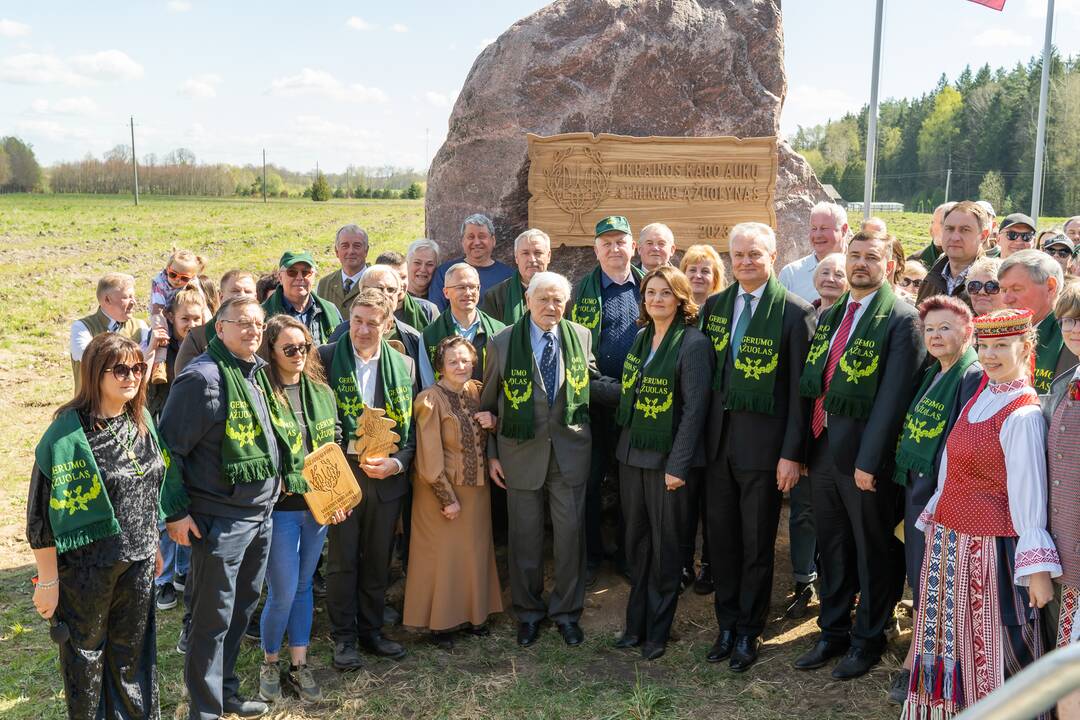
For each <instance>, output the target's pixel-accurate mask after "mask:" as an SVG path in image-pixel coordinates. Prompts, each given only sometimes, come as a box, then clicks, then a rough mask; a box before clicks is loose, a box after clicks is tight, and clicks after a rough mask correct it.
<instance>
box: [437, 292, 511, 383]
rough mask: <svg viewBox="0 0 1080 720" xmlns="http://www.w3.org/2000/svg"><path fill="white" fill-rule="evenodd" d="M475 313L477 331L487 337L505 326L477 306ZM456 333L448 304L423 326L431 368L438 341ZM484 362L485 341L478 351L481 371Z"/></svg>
mask: <svg viewBox="0 0 1080 720" xmlns="http://www.w3.org/2000/svg"><path fill="white" fill-rule="evenodd" d="M476 314H477V316H478V317H479V318H480V329H479V330H477V333H483V334H484V335H485V336H486V337H487V338H488V339H490V338H491V337H492V336H493V335H495V333H497V332H499V331H500V330H502V329H503V328H505V327H506V325H503V324H502V323H501V322H499V321H498V320H496V319H495V318H493V317H491V316H490V315H488V314H487V313H486V312H484V311H483V310H480V309H479V308H477V310H476ZM457 334H458V332H457V323H455V322H454V314H453V313H452V312H451V311H450V307H449V306H447V308H446V309H445V310H443V311H442V312H441V313H439V317H437V318H435V319H434V320H432V322H431V324H430V325H428V326H427V327H426V328H424V332H423V335H424V347H425V348H427V354H428V360H430V361H431V367H432V369H433V370H434V369H435V351H436V350H437V349H438V348H439V343H441V342H442V341H443V338H448V337H450V336H451V335H457ZM474 345H475V343H474ZM486 362H487V345H486V341H485V345H484V349H483V350H481V351H480V370H481V371H483V369H484V366H485V364H486ZM438 377H439V373H438V372H436V373H435V378H436V379H438Z"/></svg>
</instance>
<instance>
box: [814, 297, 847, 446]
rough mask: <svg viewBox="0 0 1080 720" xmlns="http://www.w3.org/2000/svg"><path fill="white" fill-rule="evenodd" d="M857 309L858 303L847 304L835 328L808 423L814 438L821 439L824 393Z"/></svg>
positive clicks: (823, 425) (841, 353)
mask: <svg viewBox="0 0 1080 720" xmlns="http://www.w3.org/2000/svg"><path fill="white" fill-rule="evenodd" d="M858 309H859V303H857V302H853V303H848V306H847V312H846V313H845V314H844V320H843V322H841V323H840V327H838V328H836V334H835V335H833V339H832V347H831V348H829V362H828V363H827V364H826V365H825V375H824V377H823V378H822V382H821V395H819V396H818V398H817V399H816V400H814V416H813V418H812V419H811V421H810V428H811V429H812V430H813V431H814V437H821V431H822V430H824V429H825V393H826V392H828V390H829V383H831V382H832V376H833V373H834V372H836V366H837V365H839V364H840V356H841V355H843V354H844V349H845V348H846V347H847V341H848V336H849V335H851V325H852V323H853V322H854V320H855V312H856V311H857V310H858Z"/></svg>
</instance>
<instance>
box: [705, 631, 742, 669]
mask: <svg viewBox="0 0 1080 720" xmlns="http://www.w3.org/2000/svg"><path fill="white" fill-rule="evenodd" d="M734 647H735V633H733V632H731V631H730V630H721V631H720V634H719V635H717V636H716V642H714V643H713V644H712V647H711V648H709V654H708V655H706V656H705V660H707V661H708V662H711V663H717V662H720V661H721V660H726V659H728V658H729V657H731V651H732V649H733V648H734Z"/></svg>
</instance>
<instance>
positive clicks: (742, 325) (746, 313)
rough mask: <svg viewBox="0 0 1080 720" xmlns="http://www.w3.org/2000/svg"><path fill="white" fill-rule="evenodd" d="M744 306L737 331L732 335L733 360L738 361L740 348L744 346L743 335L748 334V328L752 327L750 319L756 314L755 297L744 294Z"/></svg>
mask: <svg viewBox="0 0 1080 720" xmlns="http://www.w3.org/2000/svg"><path fill="white" fill-rule="evenodd" d="M742 299H743V306H742V312H741V313H739V319H738V321H737V322H736V323H735V331H734V332H733V333H732V334H731V359H732V360H736V359H738V357H739V346H740V345H742V339H743V335H745V334H746V328H747V327H749V326H750V317H751V316H752V315H753V314H754V310H753V307H754V306H753V305H752V304H751V303H753V301H754V296H753V295H751V294H750V293H743V294H742Z"/></svg>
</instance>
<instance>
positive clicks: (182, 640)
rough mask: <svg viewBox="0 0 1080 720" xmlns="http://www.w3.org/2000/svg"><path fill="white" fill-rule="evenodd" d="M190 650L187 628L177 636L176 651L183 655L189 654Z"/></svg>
mask: <svg viewBox="0 0 1080 720" xmlns="http://www.w3.org/2000/svg"><path fill="white" fill-rule="evenodd" d="M187 651H188V633H187V629H186V628H185V629H182V630H180V637H178V638H176V652H178V653H179V654H181V655H187Z"/></svg>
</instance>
